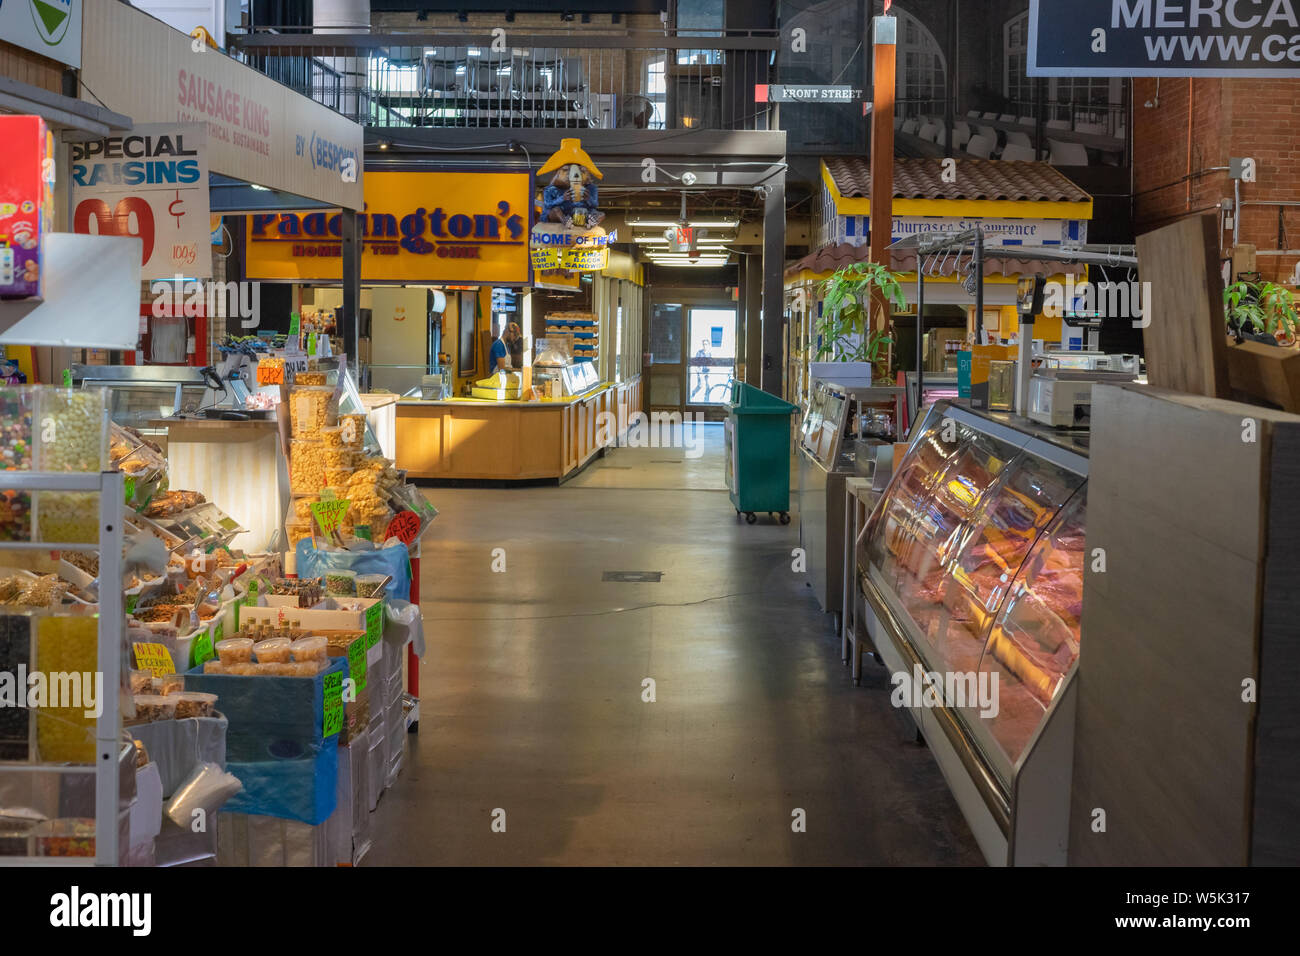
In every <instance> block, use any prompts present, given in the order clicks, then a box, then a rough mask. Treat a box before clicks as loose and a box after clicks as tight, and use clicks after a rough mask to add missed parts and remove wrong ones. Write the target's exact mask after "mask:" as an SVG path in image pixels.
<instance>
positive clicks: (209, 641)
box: [193, 625, 221, 667]
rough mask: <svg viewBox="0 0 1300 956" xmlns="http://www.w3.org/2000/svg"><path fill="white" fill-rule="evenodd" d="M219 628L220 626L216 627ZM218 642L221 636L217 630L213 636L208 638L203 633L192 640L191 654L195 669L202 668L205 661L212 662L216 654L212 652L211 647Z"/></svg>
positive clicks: (206, 634)
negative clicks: (192, 648)
mask: <svg viewBox="0 0 1300 956" xmlns="http://www.w3.org/2000/svg"><path fill="white" fill-rule="evenodd" d="M219 628H220V625H218V629H219ZM214 637H215V640H214ZM219 640H221V635H220V632H219V630H218V633H217V634H216V635H213V636H209V635H208V633H207V632H206V631H204V632H203V633H202V634H200V635H199V636H198V637H196V638H194V650H193V654H194V666H195V667H202V666H203V664H204V663H205V662H206V661H210V660H212V658H214V657H216V656H217V655H216V652H215V651H213V650H212V645H213V644H215V643H216V642H217V641H219Z"/></svg>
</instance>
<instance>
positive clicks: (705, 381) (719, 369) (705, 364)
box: [686, 307, 736, 405]
mask: <svg viewBox="0 0 1300 956" xmlns="http://www.w3.org/2000/svg"><path fill="white" fill-rule="evenodd" d="M688 324H689V326H690V328H689V331H688V332H687V339H686V341H687V344H688V346H689V348H690V350H691V357H690V360H689V362H688V363H687V366H688V370H689V373H688V377H687V384H688V388H689V390H688V392H687V395H686V404H687V405H725V404H727V402H729V401H730V400H731V380H732V379H733V378H735V377H736V310H735V309H720V308H714V307H699V308H696V307H692V308H690V309H689V310H688Z"/></svg>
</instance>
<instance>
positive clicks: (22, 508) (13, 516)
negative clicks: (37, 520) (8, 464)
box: [0, 488, 32, 541]
mask: <svg viewBox="0 0 1300 956" xmlns="http://www.w3.org/2000/svg"><path fill="white" fill-rule="evenodd" d="M30 540H32V495H31V492H28V491H18V490H16V489H13V488H0V541H30Z"/></svg>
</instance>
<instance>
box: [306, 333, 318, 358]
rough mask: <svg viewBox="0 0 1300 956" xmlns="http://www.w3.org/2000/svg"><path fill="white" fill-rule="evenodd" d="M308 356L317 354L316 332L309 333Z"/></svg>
mask: <svg viewBox="0 0 1300 956" xmlns="http://www.w3.org/2000/svg"><path fill="white" fill-rule="evenodd" d="M307 354H308V355H315V354H316V333H315V332H308V333H307Z"/></svg>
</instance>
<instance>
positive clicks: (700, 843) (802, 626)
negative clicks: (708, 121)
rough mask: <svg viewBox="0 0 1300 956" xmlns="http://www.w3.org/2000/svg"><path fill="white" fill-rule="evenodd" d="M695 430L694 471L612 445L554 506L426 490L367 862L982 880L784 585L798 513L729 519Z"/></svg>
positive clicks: (954, 823)
mask: <svg viewBox="0 0 1300 956" xmlns="http://www.w3.org/2000/svg"><path fill="white" fill-rule="evenodd" d="M702 432H703V433H704V435H705V436H706V437H707V441H706V446H705V453H704V455H703V457H701V458H699V459H697V460H689V459H685V458H684V456H683V452H682V450H681V449H670V448H663V449H618V450H615V451H611V452H610V453H609V454H608V455H607V456H606V457H605V458H604V459H603V460H601V461H599V462H596V463H594V464H593V465H592V466H591V467H590V468H589V469H588V470H587V471H585V472H584V473H583V474H581V475H580V476H578V477H577V478H576V479H574V480H572V481H570V482H568V483H567V484H565V485H563V486H562V487H559V488H525V489H514V490H498V489H444V488H431V489H425V494H426V495H427V496H428V498H429V499H430V500H431V501H432V502H433V503H434V504H435V505H437V507H438V509H439V511H440V512H441V514H440V516H439V517H438V519H437V526H436V527H435V529H434V531H433V532H431V534H430V535H429V537H428V538H426V539H425V544H424V554H423V560H422V574H421V584H420V586H421V596H422V598H423V599H424V600H423V602H422V607H423V611H424V615H425V634H426V636H427V638H428V644H429V652H428V656H427V657H426V658H425V659H424V661H423V664H422V666H421V697H422V701H421V705H420V711H421V721H420V729H419V733H418V734H416V735H412V736H410V737H408V744H407V761H406V766H405V768H404V769H403V771H402V773H401V776H400V777H399V778H398V780H397V782H396V783H395V784H394V785H393V787H392V788H391V789H390V790H388V791H387V792H386V793H385V794H384V796H383V798H382V800H381V801H380V804H379V809H378V810H377V811H376V813H375V814H374V816H373V818H372V819H373V821H374V823H375V827H374V829H375V833H374V836H375V843H374V848H373V849H372V850H371V851H370V853H369V854H368V855H367V857H366V858H365V860H364V863H365V865H372V866H373V865H385V864H387V865H417V864H455V865H474V864H488V865H520V864H564V865H568V864H587V865H619V864H622V865H628V864H631V865H655V866H658V865H679V864H685V865H715V864H719V865H727V864H731V865H737V864H739V865H782V864H803V865H819V864H838V865H843V864H921V865H925V864H967V865H973V864H980V863H982V857H981V856H980V853H979V850H978V848H977V847H976V845H975V842H974V839H973V837H972V836H971V834H970V831H969V829H968V828H967V826H966V823H965V821H964V820H963V819H962V817H961V814H960V812H959V811H958V809H957V806H956V804H955V803H954V801H953V799H952V797H951V796H950V794H949V792H948V788H947V786H946V785H945V783H944V781H943V778H942V776H941V775H940V773H939V770H938V767H937V766H936V764H935V763H934V760H933V759H932V757H931V755H930V753H929V752H928V751H927V750H926V749H924V748H923V747H920V746H918V745H917V744H916V743H915V742H914V735H913V732H912V730H911V728H910V726H909V725H908V723H907V722H906V718H905V717H903V716H901V715H899V714H898V712H897V711H895V710H894V709H893V708H892V707H891V706H890V704H889V683H888V678H887V675H886V674H885V672H884V670H883V668H880V667H878V666H875V665H873V664H871V663H870V662H868V663H865V664H864V680H863V685H862V686H861V687H854V686H853V683H852V681H851V680H850V678H849V672H848V668H847V667H845V666H844V665H843V664H841V663H840V645H839V640H838V638H837V637H836V636H835V635H834V633H833V630H832V620H831V618H830V617H829V616H828V615H823V614H822V613H821V612H820V611H819V609H818V608H817V606H816V602H815V600H814V599H813V597H812V594H811V591H810V589H809V588H808V587H807V586H806V585H805V583H804V576H803V575H801V574H795V573H793V572H792V571H791V554H790V552H791V549H792V548H794V547H796V546H797V544H798V530H797V517H796V519H795V521H794V522H793V523H792V524H791V525H790V526H789V527H782V526H780V525H776V524H773V523H769V522H768V520H767V518H766V516H764V517H763V519H762V520H761V521H760V523H759V524H758V525H754V526H749V525H746V524H744V522H743V521H737V519H736V517H735V513H734V510H733V509H732V508H731V505H730V503H729V502H728V500H727V496H726V492H725V490H721V489H722V478H721V476H722V449H721V437H722V429H721V427H720V426H704V427H703V428H702ZM494 548H502V549H504V551H505V559H506V570H505V572H504V573H493V571H492V570H491V565H492V551H493V549H494ZM604 571H662V572H663V579H662V581H661V582H660V583H657V584H650V583H603V582H602V581H601V576H602V573H603V572H604ZM646 678H651V679H653V680H654V682H655V685H654V692H655V701H654V702H653V703H647V702H644V701H643V700H642V696H643V681H644V680H645V679H646ZM498 808H499V809H503V810H504V811H505V821H506V832H504V833H494V832H493V831H492V819H493V812H494V810H496V809H498ZM796 809H802V810H803V811H804V812H805V816H806V832H803V833H795V832H792V828H791V823H792V820H793V819H794V817H793V816H792V814H793V813H794V811H795V810H796Z"/></svg>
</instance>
